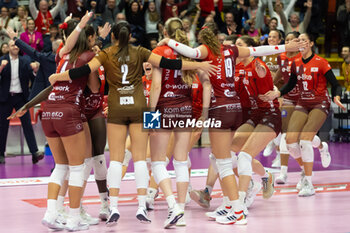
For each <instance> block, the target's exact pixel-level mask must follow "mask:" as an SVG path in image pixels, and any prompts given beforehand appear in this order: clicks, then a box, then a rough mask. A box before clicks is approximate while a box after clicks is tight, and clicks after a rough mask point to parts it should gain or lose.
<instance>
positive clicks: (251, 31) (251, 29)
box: [242, 19, 261, 38]
mask: <svg viewBox="0 0 350 233" xmlns="http://www.w3.org/2000/svg"><path fill="white" fill-rule="evenodd" d="M246 23H247V25H248V28H244V30H243V31H244V33H242V34H245V35H248V36H250V37H258V38H259V37H260V36H261V30H260V29H257V28H256V27H255V20H254V19H248V20H247V22H246Z"/></svg>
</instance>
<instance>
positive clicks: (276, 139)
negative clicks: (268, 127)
mask: <svg viewBox="0 0 350 233" xmlns="http://www.w3.org/2000/svg"><path fill="white" fill-rule="evenodd" d="M281 137H282V134H281V133H279V134H278V135H277V137H275V139H273V143H274V144H275V145H276V146H278V145H279V144H280V143H281Z"/></svg>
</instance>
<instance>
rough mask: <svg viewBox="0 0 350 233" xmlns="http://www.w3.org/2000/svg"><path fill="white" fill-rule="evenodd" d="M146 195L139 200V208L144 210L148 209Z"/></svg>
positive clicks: (139, 196) (140, 196)
mask: <svg viewBox="0 0 350 233" xmlns="http://www.w3.org/2000/svg"><path fill="white" fill-rule="evenodd" d="M146 197H147V196H146V195H138V196H137V199H138V201H139V208H140V207H141V208H144V209H146Z"/></svg>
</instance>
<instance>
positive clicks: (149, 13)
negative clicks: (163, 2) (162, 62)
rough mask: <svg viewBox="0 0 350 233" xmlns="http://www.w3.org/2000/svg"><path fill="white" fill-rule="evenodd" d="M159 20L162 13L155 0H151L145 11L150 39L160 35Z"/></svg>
mask: <svg viewBox="0 0 350 233" xmlns="http://www.w3.org/2000/svg"><path fill="white" fill-rule="evenodd" d="M159 20H160V14H159V12H157V9H156V4H155V2H154V1H150V2H149V4H148V9H147V10H146V12H145V29H146V36H147V38H148V39H150V38H157V37H158V30H157V24H158V21H159Z"/></svg>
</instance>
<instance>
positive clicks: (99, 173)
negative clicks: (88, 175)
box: [92, 154, 107, 180]
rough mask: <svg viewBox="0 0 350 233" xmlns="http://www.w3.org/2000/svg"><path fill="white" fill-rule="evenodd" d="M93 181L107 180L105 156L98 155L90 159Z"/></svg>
mask: <svg viewBox="0 0 350 233" xmlns="http://www.w3.org/2000/svg"><path fill="white" fill-rule="evenodd" d="M92 166H93V168H94V174H95V180H106V179H107V164H106V157H105V155H104V154H103V155H98V156H95V157H93V158H92Z"/></svg>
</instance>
